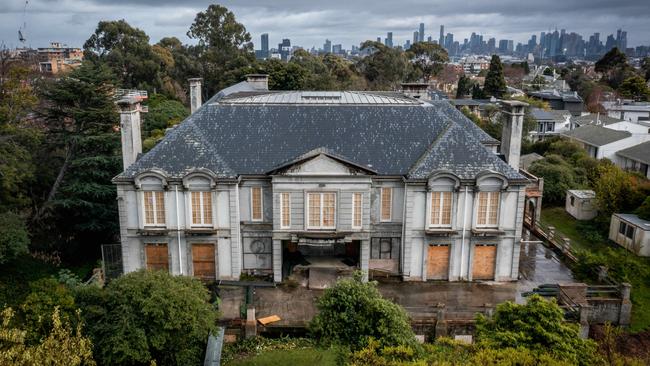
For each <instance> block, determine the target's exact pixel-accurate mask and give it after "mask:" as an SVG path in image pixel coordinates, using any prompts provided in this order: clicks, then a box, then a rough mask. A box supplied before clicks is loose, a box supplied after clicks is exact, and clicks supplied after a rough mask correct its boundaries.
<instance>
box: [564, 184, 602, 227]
mask: <svg viewBox="0 0 650 366" xmlns="http://www.w3.org/2000/svg"><path fill="white" fill-rule="evenodd" d="M565 210H566V212H568V213H569V215H571V216H573V217H575V218H576V220H591V219H593V218H594V217H596V215H597V214H598V209H597V207H596V193H595V192H594V191H591V190H581V189H570V190H568V191H567V192H566V204H565Z"/></svg>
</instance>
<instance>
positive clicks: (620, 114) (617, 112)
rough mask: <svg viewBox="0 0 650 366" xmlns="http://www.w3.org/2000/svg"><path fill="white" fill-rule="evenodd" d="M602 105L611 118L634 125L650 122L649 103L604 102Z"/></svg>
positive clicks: (627, 101) (628, 101)
mask: <svg viewBox="0 0 650 366" xmlns="http://www.w3.org/2000/svg"><path fill="white" fill-rule="evenodd" d="M601 105H602V106H603V107H604V108H605V110H606V111H607V115H608V116H610V117H613V118H618V119H621V120H624V121H629V122H634V123H640V122H646V123H647V122H650V103H648V102H634V101H630V100H617V101H614V102H602V103H601Z"/></svg>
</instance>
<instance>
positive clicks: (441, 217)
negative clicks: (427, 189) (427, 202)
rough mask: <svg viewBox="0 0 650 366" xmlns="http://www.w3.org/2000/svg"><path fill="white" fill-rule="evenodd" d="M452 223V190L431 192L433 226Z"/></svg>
mask: <svg viewBox="0 0 650 366" xmlns="http://www.w3.org/2000/svg"><path fill="white" fill-rule="evenodd" d="M450 225H451V192H431V226H450Z"/></svg>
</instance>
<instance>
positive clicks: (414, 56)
mask: <svg viewBox="0 0 650 366" xmlns="http://www.w3.org/2000/svg"><path fill="white" fill-rule="evenodd" d="M406 55H407V57H408V58H409V60H410V61H411V62H412V63H413V65H414V66H415V67H414V68H415V70H417V71H418V76H420V77H422V78H423V79H424V80H425V81H429V79H430V78H431V77H433V76H436V75H438V74H439V73H440V71H442V68H443V67H444V65H445V64H446V63H447V62H449V55H448V54H447V50H445V49H444V48H443V47H442V46H440V45H438V44H436V43H433V42H418V43H415V44H414V45H412V46H411V48H409V49H408V51H407V52H406Z"/></svg>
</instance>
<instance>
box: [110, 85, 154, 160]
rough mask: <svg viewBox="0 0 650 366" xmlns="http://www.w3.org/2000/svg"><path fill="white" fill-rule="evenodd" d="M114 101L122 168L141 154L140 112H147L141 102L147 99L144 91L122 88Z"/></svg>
mask: <svg viewBox="0 0 650 366" xmlns="http://www.w3.org/2000/svg"><path fill="white" fill-rule="evenodd" d="M118 93H121V97H120V99H118V101H117V102H116V103H117V105H118V107H119V109H120V133H121V135H122V163H123V164H124V169H125V170H126V168H128V167H129V166H130V165H131V164H133V163H134V162H135V161H136V160H137V158H138V155H140V154H142V136H141V133H140V112H147V107H146V106H142V104H141V102H142V101H143V100H145V99H147V92H146V91H134V90H123V91H118Z"/></svg>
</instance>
